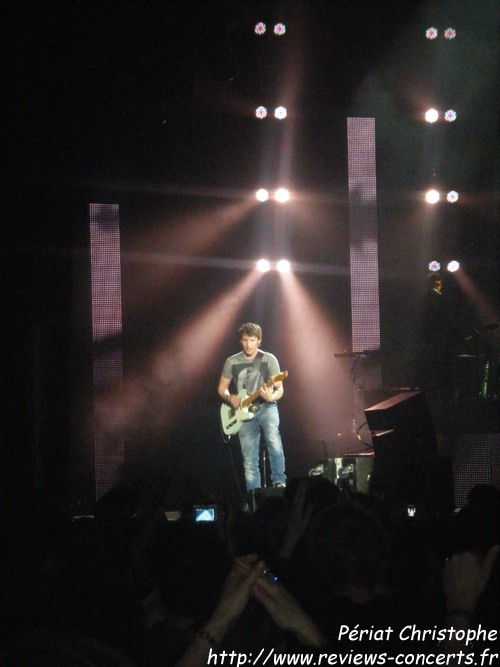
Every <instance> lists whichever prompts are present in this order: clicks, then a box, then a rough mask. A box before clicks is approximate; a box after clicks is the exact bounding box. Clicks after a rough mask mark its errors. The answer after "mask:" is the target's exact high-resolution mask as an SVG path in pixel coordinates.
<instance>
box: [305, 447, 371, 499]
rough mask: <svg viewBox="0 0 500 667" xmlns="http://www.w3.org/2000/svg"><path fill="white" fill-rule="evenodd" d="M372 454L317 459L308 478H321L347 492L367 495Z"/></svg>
mask: <svg viewBox="0 0 500 667" xmlns="http://www.w3.org/2000/svg"><path fill="white" fill-rule="evenodd" d="M373 464H374V456H373V454H371V453H370V454H344V455H343V456H339V457H337V458H335V459H319V460H318V461H316V464H315V466H314V468H313V469H312V470H310V471H309V476H310V477H315V476H318V477H319V476H321V477H325V478H326V479H328V480H329V481H330V482H332V483H333V484H336V485H337V486H339V487H341V488H343V489H347V490H349V491H361V492H362V493H368V491H369V486H370V479H371V474H372V470H373Z"/></svg>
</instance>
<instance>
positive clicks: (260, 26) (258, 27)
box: [255, 22, 266, 35]
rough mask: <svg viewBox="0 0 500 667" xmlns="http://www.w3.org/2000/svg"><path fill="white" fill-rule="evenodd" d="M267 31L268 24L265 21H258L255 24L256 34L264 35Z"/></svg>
mask: <svg viewBox="0 0 500 667" xmlns="http://www.w3.org/2000/svg"><path fill="white" fill-rule="evenodd" d="M265 32H266V24H265V23H262V22H260V23H257V25H256V26H255V34H256V35H263V34H264V33H265Z"/></svg>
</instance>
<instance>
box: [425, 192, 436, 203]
mask: <svg viewBox="0 0 500 667" xmlns="http://www.w3.org/2000/svg"><path fill="white" fill-rule="evenodd" d="M425 200H426V201H427V202H428V203H429V204H437V203H438V201H439V192H438V191H437V190H429V192H428V193H427V194H426V195H425Z"/></svg>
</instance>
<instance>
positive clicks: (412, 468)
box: [365, 392, 439, 506]
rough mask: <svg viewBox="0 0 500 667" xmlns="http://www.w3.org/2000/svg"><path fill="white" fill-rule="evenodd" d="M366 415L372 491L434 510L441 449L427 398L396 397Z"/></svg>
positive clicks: (413, 394)
mask: <svg viewBox="0 0 500 667" xmlns="http://www.w3.org/2000/svg"><path fill="white" fill-rule="evenodd" d="M365 415H366V421H367V423H368V427H369V429H370V431H371V434H372V441H373V449H374V452H375V465H374V469H373V474H372V479H371V491H372V492H374V493H377V494H379V495H384V496H387V497H392V498H394V499H396V500H399V501H401V502H408V503H413V502H417V501H418V502H423V501H426V502H428V503H429V504H430V505H431V506H435V505H436V503H437V502H438V501H437V490H438V486H439V480H438V479H437V478H436V477H437V475H436V471H437V470H439V462H438V446H437V438H436V434H435V432H434V424H433V420H432V415H431V412H430V410H429V406H428V404H427V400H426V396H425V394H424V393H423V392H404V393H401V394H397V395H396V396H392V397H391V398H389V399H387V400H385V401H382V403H378V404H377V405H374V406H372V407H370V408H367V409H366V410H365Z"/></svg>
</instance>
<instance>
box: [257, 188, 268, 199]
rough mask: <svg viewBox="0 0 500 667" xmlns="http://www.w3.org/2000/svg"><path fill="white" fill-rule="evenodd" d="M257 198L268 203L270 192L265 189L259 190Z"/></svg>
mask: <svg viewBox="0 0 500 667" xmlns="http://www.w3.org/2000/svg"><path fill="white" fill-rule="evenodd" d="M255 196H256V197H257V200H258V201H267V200H268V199H269V192H268V191H267V190H265V189H264V188H261V189H260V190H257V192H256V193H255Z"/></svg>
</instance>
